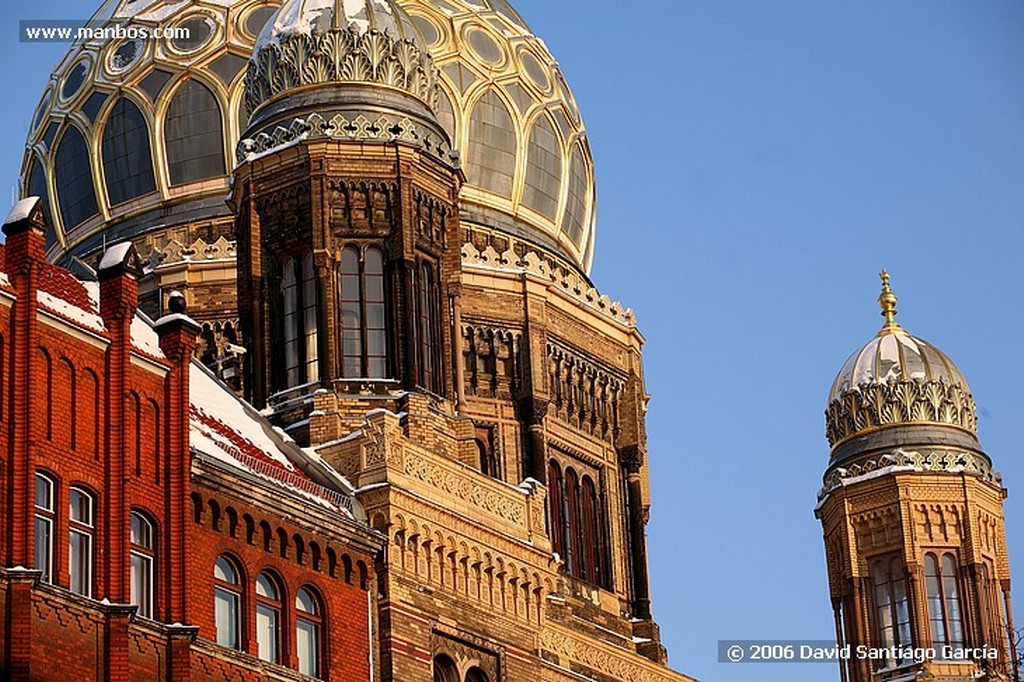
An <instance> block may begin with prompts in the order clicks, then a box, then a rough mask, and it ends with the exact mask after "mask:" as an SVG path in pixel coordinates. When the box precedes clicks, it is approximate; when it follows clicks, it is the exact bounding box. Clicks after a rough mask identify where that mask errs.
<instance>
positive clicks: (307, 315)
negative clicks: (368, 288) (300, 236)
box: [281, 254, 320, 388]
mask: <svg viewBox="0 0 1024 682" xmlns="http://www.w3.org/2000/svg"><path fill="white" fill-rule="evenodd" d="M281 327H282V338H283V339H284V380H285V385H284V388H292V387H294V386H301V385H303V384H308V383H313V382H316V381H319V380H320V365H319V354H318V346H317V280H316V267H315V266H314V264H313V255H312V254H306V255H305V256H304V257H303V258H302V260H301V261H296V260H295V259H294V258H291V257H290V256H289V257H287V258H285V259H284V261H283V262H282V263H281Z"/></svg>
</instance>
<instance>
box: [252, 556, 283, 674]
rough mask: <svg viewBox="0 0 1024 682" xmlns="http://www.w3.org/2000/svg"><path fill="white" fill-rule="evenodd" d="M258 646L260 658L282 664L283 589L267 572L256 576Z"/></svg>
mask: <svg viewBox="0 0 1024 682" xmlns="http://www.w3.org/2000/svg"><path fill="white" fill-rule="evenodd" d="M256 644H257V647H258V650H257V652H256V653H257V655H258V656H259V657H260V658H262V659H263V660H264V661H270V662H271V663H278V662H280V657H281V589H280V587H278V584H277V581H276V580H275V579H274V578H273V577H272V576H271V575H270V574H268V573H267V572H266V571H264V572H262V573H260V574H259V575H258V576H256Z"/></svg>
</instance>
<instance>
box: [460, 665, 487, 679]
mask: <svg viewBox="0 0 1024 682" xmlns="http://www.w3.org/2000/svg"><path fill="white" fill-rule="evenodd" d="M466 682H490V679H489V678H488V677H487V673H485V672H484V671H483V670H481V669H480V668H476V667H473V668H470V669H469V672H467V673H466Z"/></svg>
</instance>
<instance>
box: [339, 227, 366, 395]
mask: <svg viewBox="0 0 1024 682" xmlns="http://www.w3.org/2000/svg"><path fill="white" fill-rule="evenodd" d="M340 267H341V277H340V279H341V354H342V368H341V375H342V376H343V377H345V378H346V379H349V378H354V377H359V376H362V373H363V306H362V295H361V282H360V277H359V252H358V251H356V249H354V248H353V247H351V246H349V247H346V248H345V250H344V251H342V252H341V266H340Z"/></svg>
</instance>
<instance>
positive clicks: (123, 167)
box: [103, 97, 156, 206]
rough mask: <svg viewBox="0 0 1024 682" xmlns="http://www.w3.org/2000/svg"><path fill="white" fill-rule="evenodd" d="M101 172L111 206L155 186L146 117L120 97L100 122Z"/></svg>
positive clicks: (150, 189)
mask: <svg viewBox="0 0 1024 682" xmlns="http://www.w3.org/2000/svg"><path fill="white" fill-rule="evenodd" d="M103 175H104V177H105V178H106V183H107V196H108V197H109V198H110V204H111V205H112V206H113V205H116V204H120V203H123V202H125V201H128V200H129V199H134V198H135V197H137V196H141V195H143V194H147V193H149V192H152V191H154V190H156V182H155V180H154V179H153V159H152V157H151V156H150V153H149V128H148V127H147V126H146V119H145V118H144V117H143V116H142V112H141V111H139V108H138V107H137V106H135V104H134V103H133V102H132V101H131V100H129V99H125V98H124V97H122V98H121V99H119V100H118V101H117V103H116V104H115V105H114V108H113V109H112V110H111V111H110V116H109V117H108V118H107V122H106V124H105V125H104V126H103Z"/></svg>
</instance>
